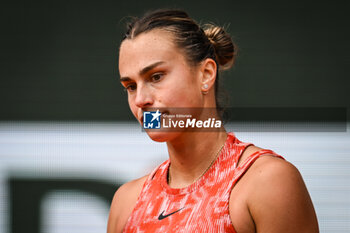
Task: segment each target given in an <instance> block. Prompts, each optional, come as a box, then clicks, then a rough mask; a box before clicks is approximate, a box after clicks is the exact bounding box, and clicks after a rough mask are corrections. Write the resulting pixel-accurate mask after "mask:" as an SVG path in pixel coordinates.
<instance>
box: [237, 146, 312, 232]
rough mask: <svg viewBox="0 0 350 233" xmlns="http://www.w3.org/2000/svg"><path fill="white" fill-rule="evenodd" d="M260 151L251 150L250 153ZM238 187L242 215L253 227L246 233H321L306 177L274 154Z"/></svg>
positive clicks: (262, 159) (260, 161)
mask: <svg viewBox="0 0 350 233" xmlns="http://www.w3.org/2000/svg"><path fill="white" fill-rule="evenodd" d="M258 149H259V148H251V149H250V150H251V151H250V152H252V151H253V152H254V151H255V150H258ZM237 188H238V191H241V192H242V193H243V194H242V195H241V197H242V200H243V202H244V205H242V206H241V212H242V213H245V214H246V219H247V222H250V224H251V225H252V226H251V227H250V228H249V229H248V228H247V231H246V232H255V231H258V232H270V233H273V232H286V233H287V232H312V233H317V232H318V223H317V218H316V214H315V210H314V207H313V204H312V201H311V198H310V196H309V193H308V191H307V188H306V186H305V183H304V181H303V178H302V176H301V174H300V172H299V171H298V169H297V168H296V167H295V166H294V165H293V164H291V163H289V162H288V161H286V160H283V159H280V158H278V157H275V156H273V155H264V156H261V157H260V158H259V159H257V160H256V161H255V162H254V163H253V165H252V166H251V167H250V168H249V169H248V171H247V172H246V174H245V175H244V176H243V177H242V178H241V180H240V182H239V184H238V185H237ZM236 191H237V190H236ZM238 196H240V195H238ZM231 199H232V198H231ZM231 199H230V201H231ZM233 200H234V201H236V202H237V199H236V200H235V199H233ZM230 205H231V204H230ZM234 216H237V215H234ZM231 217H232V215H231ZM248 220H249V221H248ZM238 233H239V232H238Z"/></svg>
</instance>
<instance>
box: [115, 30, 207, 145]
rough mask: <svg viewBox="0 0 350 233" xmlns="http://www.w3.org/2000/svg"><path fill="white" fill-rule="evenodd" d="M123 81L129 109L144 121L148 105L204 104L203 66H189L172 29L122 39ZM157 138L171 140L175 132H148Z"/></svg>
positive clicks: (185, 106) (121, 62)
mask: <svg viewBox="0 0 350 233" xmlns="http://www.w3.org/2000/svg"><path fill="white" fill-rule="evenodd" d="M119 72H120V77H121V79H120V81H121V84H122V85H123V86H124V88H125V89H126V90H127V93H128V102H129V106H130V109H131V111H132V113H133V114H134V116H135V117H136V119H137V120H138V121H139V122H140V123H141V124H142V123H143V122H142V115H143V111H145V110H147V109H148V108H174V107H178V108H180V107H181V108H190V107H203V106H204V99H203V94H202V90H201V86H202V82H201V80H202V79H201V76H202V72H201V69H200V67H199V66H198V67H197V66H196V67H193V66H190V65H189V64H188V62H187V61H186V59H185V57H184V55H183V52H182V50H180V49H178V48H177V47H176V46H175V45H174V43H173V37H172V34H171V33H170V32H166V31H162V30H157V29H155V30H152V31H150V32H146V33H142V34H140V35H138V36H137V37H135V38H133V39H126V40H124V41H123V42H122V44H121V47H120V53H119ZM147 133H148V135H149V136H150V137H151V138H152V139H153V140H155V141H168V140H170V139H171V138H174V137H176V133H174V132H172V133H169V132H168V133H166V132H154V131H153V132H149V131H148V132H147Z"/></svg>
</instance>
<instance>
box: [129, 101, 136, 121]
mask: <svg viewBox="0 0 350 233" xmlns="http://www.w3.org/2000/svg"><path fill="white" fill-rule="evenodd" d="M128 103H129V108H130V110H131V112H132V114H133V115H134V116H135V117H136V118H137V107H136V105H135V104H134V100H133V98H131V97H130V96H128Z"/></svg>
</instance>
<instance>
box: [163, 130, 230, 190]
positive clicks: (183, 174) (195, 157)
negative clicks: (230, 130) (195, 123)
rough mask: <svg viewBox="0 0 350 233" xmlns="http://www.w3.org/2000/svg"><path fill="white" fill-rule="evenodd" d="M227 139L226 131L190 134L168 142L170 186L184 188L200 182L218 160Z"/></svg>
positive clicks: (183, 134) (184, 134)
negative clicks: (197, 181)
mask: <svg viewBox="0 0 350 233" xmlns="http://www.w3.org/2000/svg"><path fill="white" fill-rule="evenodd" d="M226 138H227V133H226V131H220V132H188V133H182V134H181V135H179V136H178V137H176V138H175V139H174V140H172V141H168V142H167V147H168V152H169V158H170V163H171V165H170V169H169V176H170V177H171V183H170V184H169V185H170V186H171V187H173V188H183V187H186V186H188V185H190V184H192V183H193V182H195V181H196V180H198V179H199V178H200V177H201V176H202V175H203V173H204V172H205V171H206V170H207V169H208V168H209V167H210V166H211V164H212V162H213V161H214V160H215V159H216V157H217V155H218V153H219V150H220V149H221V148H222V146H223V144H224V143H225V141H226Z"/></svg>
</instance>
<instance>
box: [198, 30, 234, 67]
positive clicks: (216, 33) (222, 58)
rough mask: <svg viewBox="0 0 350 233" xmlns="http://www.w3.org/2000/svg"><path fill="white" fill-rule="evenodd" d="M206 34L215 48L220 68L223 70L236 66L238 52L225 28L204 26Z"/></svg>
mask: <svg viewBox="0 0 350 233" xmlns="http://www.w3.org/2000/svg"><path fill="white" fill-rule="evenodd" d="M204 33H205V35H206V36H207V37H208V39H209V41H210V43H211V44H212V45H213V46H214V49H215V55H216V60H217V62H218V63H219V68H220V69H222V70H227V69H229V68H231V67H232V66H233V64H234V61H235V55H236V50H237V48H236V46H235V45H234V43H233V41H232V39H231V36H230V35H229V34H228V33H227V32H226V31H225V30H224V28H222V27H219V26H216V25H212V24H206V25H204Z"/></svg>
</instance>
